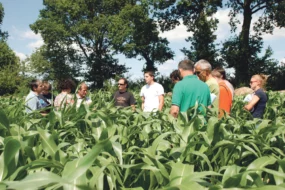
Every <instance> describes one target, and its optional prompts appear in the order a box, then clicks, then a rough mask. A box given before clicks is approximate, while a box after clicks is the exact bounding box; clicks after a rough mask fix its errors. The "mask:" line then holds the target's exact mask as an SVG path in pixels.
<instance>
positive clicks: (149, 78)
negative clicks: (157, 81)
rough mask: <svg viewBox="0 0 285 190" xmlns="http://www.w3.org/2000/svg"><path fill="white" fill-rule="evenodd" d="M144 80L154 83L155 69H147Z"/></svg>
mask: <svg viewBox="0 0 285 190" xmlns="http://www.w3.org/2000/svg"><path fill="white" fill-rule="evenodd" d="M144 80H145V82H146V83H147V84H149V85H150V84H152V83H153V82H154V72H153V71H145V72H144Z"/></svg>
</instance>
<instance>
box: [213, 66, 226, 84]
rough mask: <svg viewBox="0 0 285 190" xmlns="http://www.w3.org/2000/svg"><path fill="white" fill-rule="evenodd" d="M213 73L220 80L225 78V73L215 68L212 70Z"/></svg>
mask: <svg viewBox="0 0 285 190" xmlns="http://www.w3.org/2000/svg"><path fill="white" fill-rule="evenodd" d="M211 75H212V76H213V77H214V78H215V79H216V80H217V81H218V82H220V81H222V80H223V75H222V74H221V73H220V72H219V71H218V70H216V69H214V70H213V71H212V72H211Z"/></svg>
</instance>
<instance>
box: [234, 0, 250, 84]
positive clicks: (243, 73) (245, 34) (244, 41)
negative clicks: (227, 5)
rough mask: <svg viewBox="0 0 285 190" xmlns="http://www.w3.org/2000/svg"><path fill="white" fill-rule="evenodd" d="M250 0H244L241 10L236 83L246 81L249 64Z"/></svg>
mask: <svg viewBox="0 0 285 190" xmlns="http://www.w3.org/2000/svg"><path fill="white" fill-rule="evenodd" d="M250 5H251V0H245V1H244V7H243V9H244V11H243V24H242V31H241V33H240V50H241V51H240V56H239V57H240V65H238V66H237V68H236V76H237V79H238V80H239V81H238V83H245V84H247V83H248V80H249V78H250V76H249V64H250V57H251V55H250V44H249V34H250V25H251V20H252V10H251V8H250Z"/></svg>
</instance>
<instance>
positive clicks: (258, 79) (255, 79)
mask: <svg viewBox="0 0 285 190" xmlns="http://www.w3.org/2000/svg"><path fill="white" fill-rule="evenodd" d="M267 78H268V76H266V75H263V74H258V75H253V76H252V77H251V79H250V83H249V84H250V88H251V89H252V90H254V91H255V90H258V89H259V88H263V89H264V87H265V85H266V81H267Z"/></svg>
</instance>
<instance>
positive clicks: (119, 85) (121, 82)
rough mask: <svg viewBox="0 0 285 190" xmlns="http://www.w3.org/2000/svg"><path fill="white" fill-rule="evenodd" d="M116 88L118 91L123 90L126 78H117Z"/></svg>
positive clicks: (125, 88) (124, 89) (126, 84)
mask: <svg viewBox="0 0 285 190" xmlns="http://www.w3.org/2000/svg"><path fill="white" fill-rule="evenodd" d="M118 88H119V91H120V92H125V91H126V90H127V88H128V81H127V79H126V78H120V79H119V80H118Z"/></svg>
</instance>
